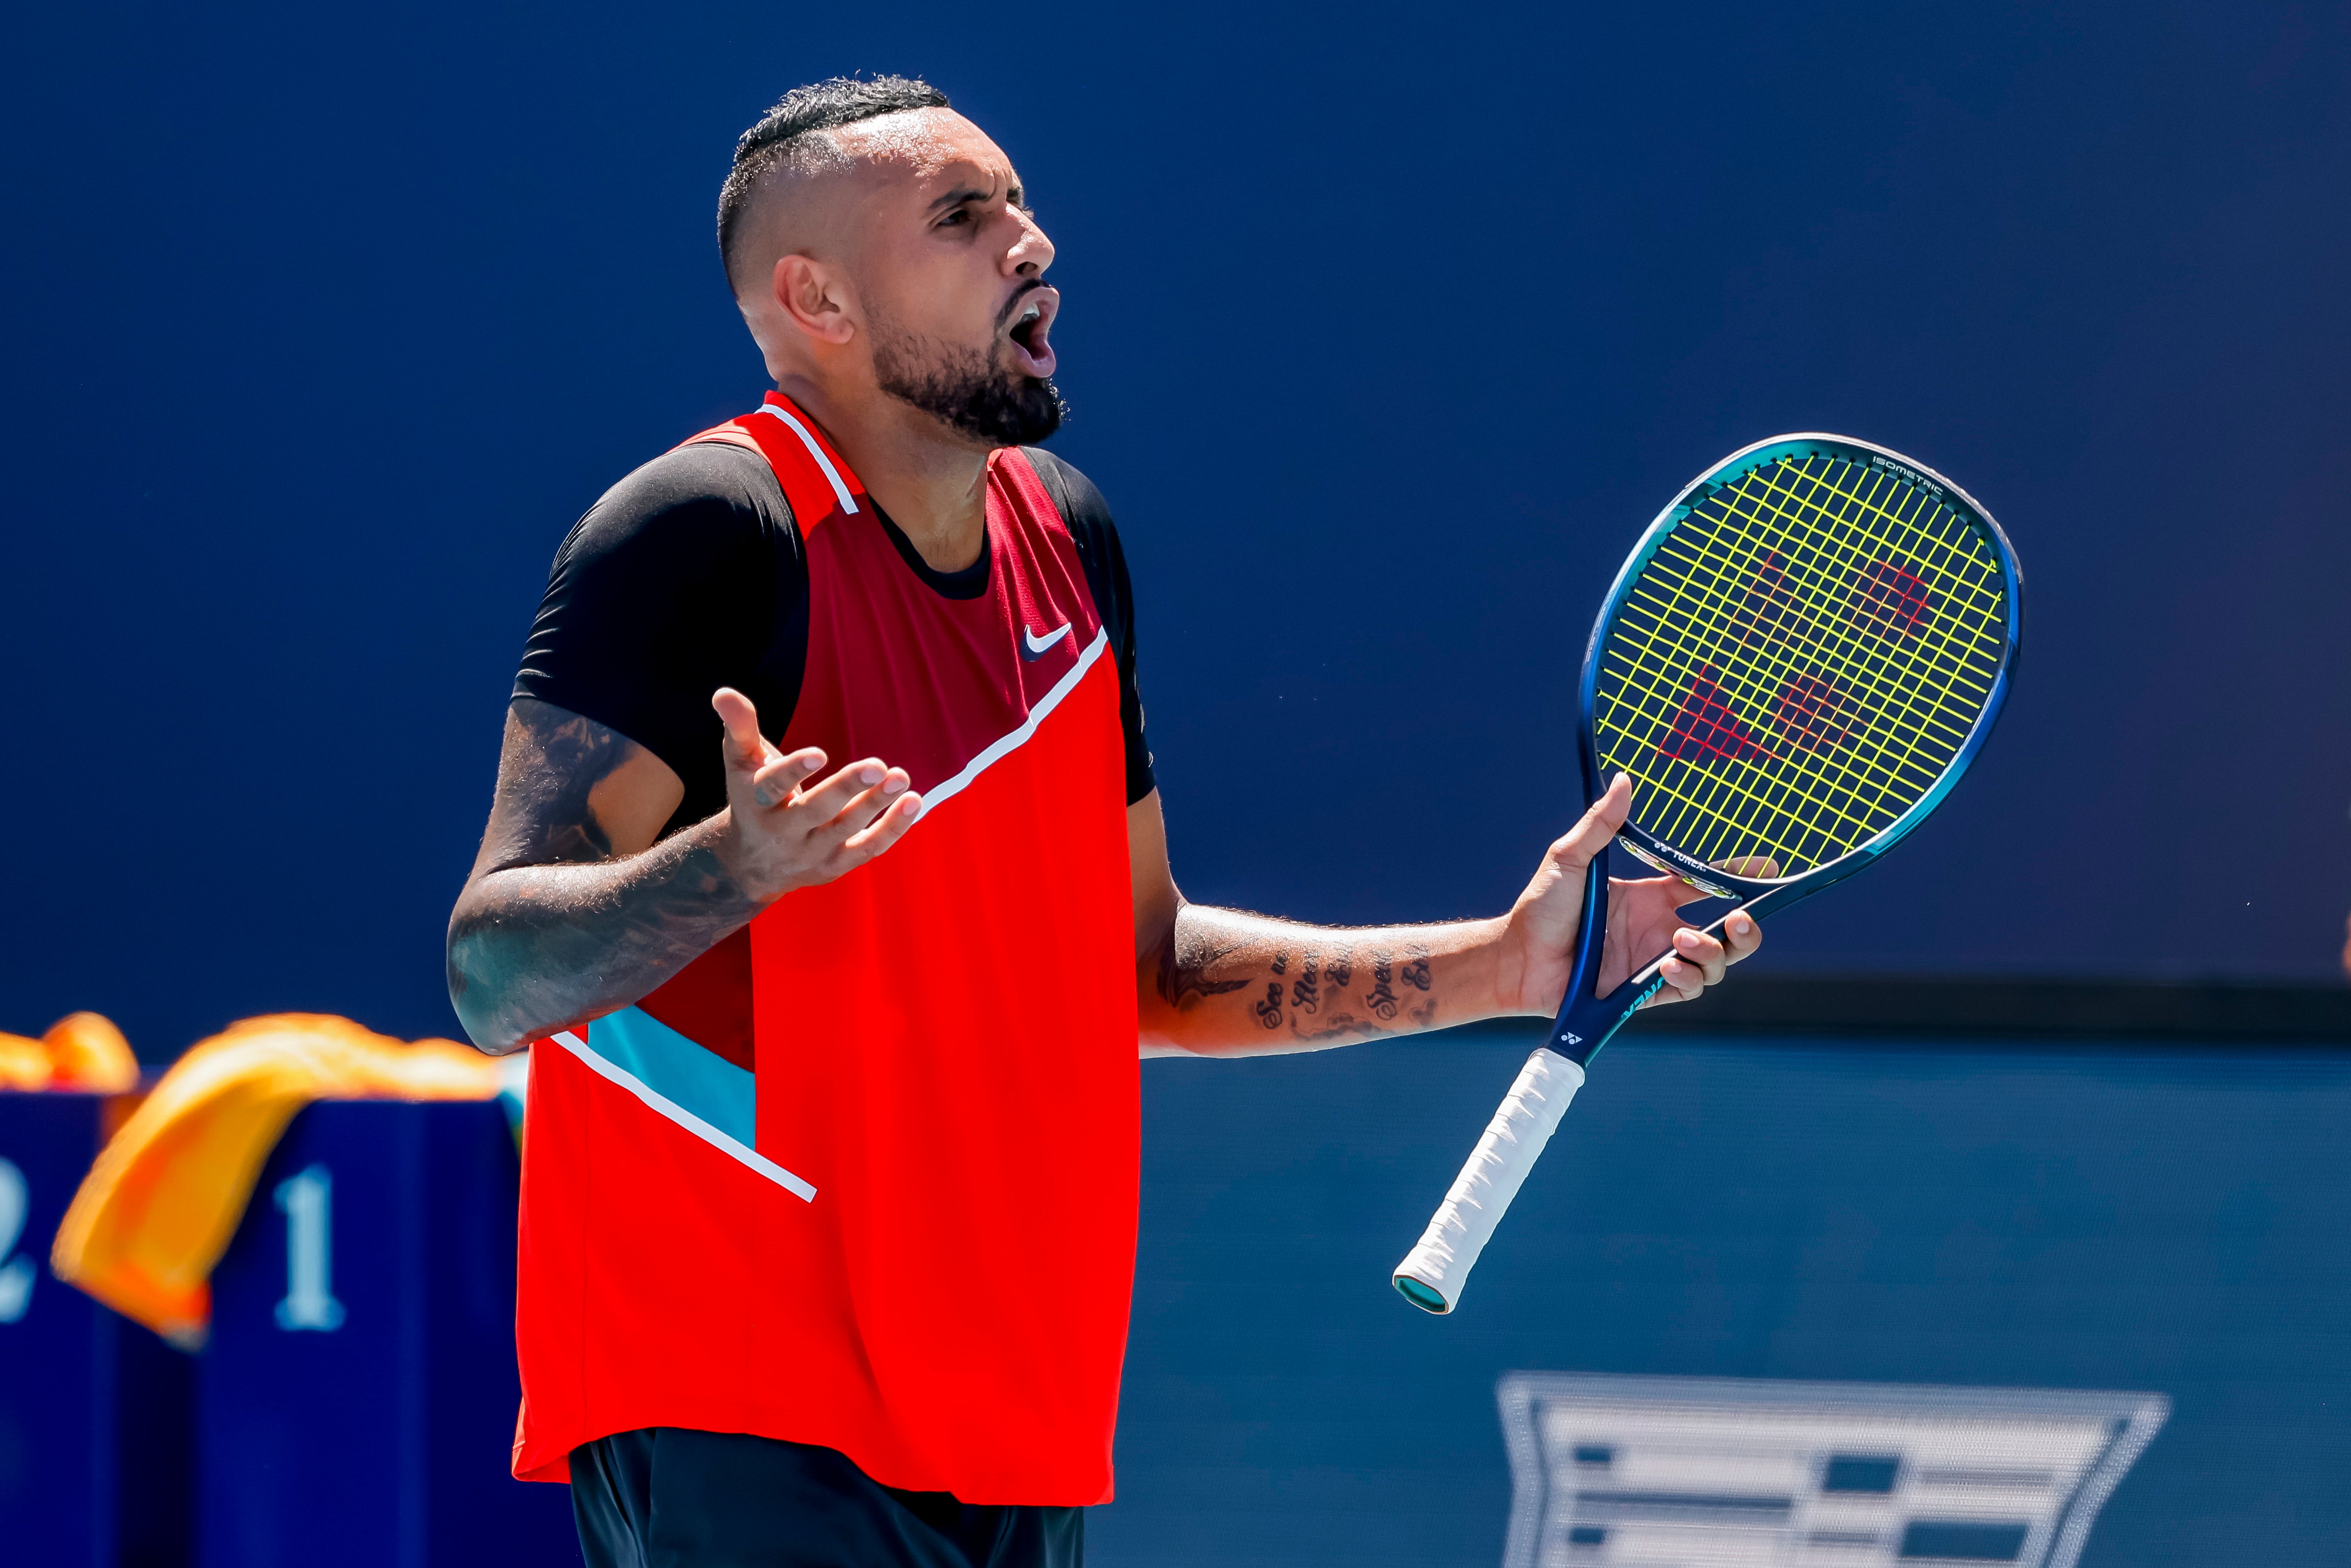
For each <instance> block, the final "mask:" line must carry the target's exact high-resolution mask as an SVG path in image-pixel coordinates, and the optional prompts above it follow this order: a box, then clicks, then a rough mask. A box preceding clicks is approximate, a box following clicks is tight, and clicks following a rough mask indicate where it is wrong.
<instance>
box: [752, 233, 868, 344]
mask: <svg viewBox="0 0 2351 1568" xmlns="http://www.w3.org/2000/svg"><path fill="white" fill-rule="evenodd" d="M770 285H771V287H773V289H774V291H775V300H776V307H777V308H778V310H779V311H780V312H781V313H782V315H783V318H784V319H785V320H786V321H789V323H791V325H792V326H793V327H795V328H797V329H799V330H800V331H801V332H804V333H806V334H807V335H808V336H809V337H811V338H814V339H815V340H817V341H819V342H821V343H832V344H835V345H839V344H842V343H846V342H848V341H849V340H850V339H851V338H852V337H854V336H856V334H857V326H856V323H855V322H853V321H852V320H851V319H850V314H849V308H848V305H849V300H848V288H847V287H846V283H845V280H844V279H842V278H841V276H840V274H839V273H838V272H836V271H835V270H834V269H833V268H831V267H827V266H825V265H824V264H823V263H822V262H819V261H816V260H813V259H811V258H810V257H808V256H800V255H798V254H794V255H791V256H778V258H777V259H776V270H775V276H774V277H772V278H771V279H770Z"/></svg>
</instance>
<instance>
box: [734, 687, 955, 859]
mask: <svg viewBox="0 0 2351 1568" xmlns="http://www.w3.org/2000/svg"><path fill="white" fill-rule="evenodd" d="M710 706H712V707H713V708H715V709H716V710H717V712H718V720H719V722H720V723H721V724H723V725H725V726H726V737H725V738H724V739H722V740H721V741H720V742H719V746H720V748H721V749H722V751H723V752H724V753H725V756H726V815H727V821H726V825H725V828H724V830H723V831H721V832H720V833H719V834H718V835H717V837H716V840H715V841H712V844H711V847H712V850H713V852H715V853H716V855H717V857H718V861H719V863H720V864H721V865H723V866H724V867H726V873H727V874H728V875H729V876H730V877H732V878H733V879H734V881H735V884H736V885H737V887H739V888H741V889H742V890H743V892H744V893H745V894H747V895H748V896H750V897H751V898H754V899H756V900H758V902H759V903H761V904H773V903H774V902H775V901H776V900H777V899H778V898H781V897H782V896H783V895H784V894H788V893H790V892H791V891H793V890H794V889H795V888H802V887H815V886H817V885H818V884H820V883H828V882H831V880H832V879H833V878H835V877H837V876H841V875H842V874H843V873H847V872H851V871H854V870H855V869H856V868H857V867H859V866H861V865H863V864H864V863H865V862H867V861H870V860H872V859H873V858H874V857H875V856H877V855H879V854H880V853H882V852H883V851H884V850H886V849H888V848H889V847H890V846H891V845H892V844H894V843H896V842H897V841H899V839H901V838H902V837H904V834H905V831H906V830H907V829H908V828H910V827H912V826H914V819H915V818H916V817H918V816H920V815H922V811H923V798H922V797H921V796H920V795H918V794H915V793H914V791H913V790H911V789H908V788H907V786H908V785H910V784H911V783H913V780H912V779H909V778H908V777H907V776H906V770H905V769H904V768H892V767H889V766H887V765H886V764H884V763H883V761H882V759H881V758H877V757H869V758H865V760H863V761H862V762H852V763H851V764H850V765H849V766H848V767H846V768H842V769H841V771H840V772H838V773H835V774H834V775H833V776H832V777H831V778H830V779H826V780H824V782H822V783H820V784H810V783H808V780H809V779H811V778H813V777H814V776H815V775H816V774H817V772H818V771H819V770H820V769H821V768H823V767H824V765H825V755H824V753H823V752H821V751H820V750H818V749H817V748H816V747H812V746H810V747H802V748H801V749H800V750H798V751H795V752H793V753H792V754H791V755H790V756H789V757H787V756H786V755H784V754H783V753H782V752H780V751H778V750H777V749H776V748H775V747H773V746H770V745H769V744H768V737H766V736H764V735H761V734H760V733H759V713H758V709H757V708H755V707H754V706H751V699H750V698H749V697H747V696H745V695H743V694H742V693H741V692H738V691H737V690H735V689H734V688H733V687H732V686H721V687H719V688H718V690H717V691H716V693H715V694H713V695H712V696H711V699H710Z"/></svg>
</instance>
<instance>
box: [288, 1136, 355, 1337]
mask: <svg viewBox="0 0 2351 1568" xmlns="http://www.w3.org/2000/svg"><path fill="white" fill-rule="evenodd" d="M277 1211H278V1212H279V1213H280V1214H283V1215H284V1216H285V1217H286V1299H285V1300H284V1301H280V1302H278V1303H277V1326H278V1327H279V1328H281V1329H286V1330H288V1331H289V1332H290V1331H292V1330H296V1329H317V1330H319V1331H320V1332H322V1333H333V1332H334V1331H335V1330H337V1329H339V1328H340V1327H342V1326H343V1303H342V1302H340V1301H337V1300H335V1178H334V1176H332V1175H331V1174H330V1173H329V1171H328V1169H327V1167H326V1166H310V1167H309V1168H308V1170H306V1171H304V1172H303V1173H302V1174H301V1175H299V1176H287V1178H286V1179H285V1180H284V1181H281V1182H279V1183H278V1184H277Z"/></svg>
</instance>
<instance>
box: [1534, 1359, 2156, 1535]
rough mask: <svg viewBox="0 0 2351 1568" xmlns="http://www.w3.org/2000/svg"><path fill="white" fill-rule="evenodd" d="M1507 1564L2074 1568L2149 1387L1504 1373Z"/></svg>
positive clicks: (2141, 1444) (2138, 1424)
mask: <svg viewBox="0 0 2351 1568" xmlns="http://www.w3.org/2000/svg"><path fill="white" fill-rule="evenodd" d="M1495 1393H1496V1396H1497V1398H1498V1399H1499V1402H1500V1404H1501V1407H1502V1430H1503V1435H1504V1437H1506V1438H1507V1439H1508V1441H1509V1444H1510V1478H1511V1497H1510V1545H1509V1548H1508V1550H1507V1551H1506V1552H1505V1553H1504V1556H1503V1562H1504V1563H1505V1564H1506V1565H1507V1568H1608V1565H1616V1564H1642V1565H1644V1568H1652V1565H1653V1568H1667V1565H1671V1568H1709V1565H1713V1564H1724V1565H1728V1564H1731V1563H1780V1564H1793V1565H1811V1564H1826V1563H1835V1564H1839V1565H1840V1568H1865V1565H1868V1564H1876V1563H1919V1564H1925V1563H1947V1564H1957V1563H2025V1564H2032V1568H2073V1565H2074V1560H2075V1559H2076V1558H2078V1557H2079V1556H2080V1555H2081V1553H2082V1547H2083V1543H2084V1542H2086V1541H2088V1539H2089V1536H2090V1526H2091V1525H2092V1524H2093V1523H2094V1522H2095V1521H2096V1519H2097V1516H2098V1510H2099V1509H2101V1508H2102V1507H2104V1506H2105V1500H2106V1499H2107V1497H2108V1496H2109V1495H2110V1494H2111V1493H2112V1492H2113V1491H2114V1490H2115V1486H2116V1483H2117V1482H2118V1481H2120V1480H2121V1479H2122V1478H2123V1474H2124V1472H2125V1471H2126V1470H2128V1469H2130V1467H2131V1464H2132V1462H2133V1461H2134V1460H2136V1459H2137V1458H2138V1456H2139V1452H2140V1450H2142V1449H2143V1448H2146V1447H2147V1443H2148V1441H2149V1440H2150V1439H2151V1438H2153V1437H2154V1436H2155V1434H2156V1431H2157V1429H2158V1427H2161V1426H2162V1425H2163V1422H2164V1418H2165V1416H2167V1415H2168V1414H2169V1412H2170V1408H2171V1406H2170V1401H2169V1400H2168V1399H2166V1398H2165V1397H2164V1396H2162V1395H2160V1394H2092V1393H2074V1392H2072V1391H2068V1390H2064V1389H2033V1388H1938V1387H1923V1386H1905V1385H1894V1384H1872V1383H1782V1382H1773V1381H1765V1380H1761V1379H1758V1380H1753V1381H1750V1380H1746V1379H1730V1378H1701V1377H1614V1376H1605V1375H1597V1374H1592V1375H1583V1374H1566V1373H1534V1372H1513V1373H1510V1374H1509V1375H1505V1376H1504V1377H1503V1378H1502V1380H1501V1383H1500V1384H1499V1385H1498V1386H1497V1388H1496V1390H1495Z"/></svg>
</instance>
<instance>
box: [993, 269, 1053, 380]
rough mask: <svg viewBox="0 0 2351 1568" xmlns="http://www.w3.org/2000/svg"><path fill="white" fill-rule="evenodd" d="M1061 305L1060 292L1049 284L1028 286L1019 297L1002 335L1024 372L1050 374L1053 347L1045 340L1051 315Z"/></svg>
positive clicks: (1051, 370) (1051, 326)
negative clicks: (1009, 321)
mask: <svg viewBox="0 0 2351 1568" xmlns="http://www.w3.org/2000/svg"><path fill="white" fill-rule="evenodd" d="M1060 309H1061V295H1060V294H1059V293H1058V292H1057V291H1055V290H1054V289H1052V288H1050V287H1040V288H1035V289H1031V290H1030V291H1029V293H1028V295H1026V296H1025V297H1024V298H1022V300H1021V302H1020V313H1019V315H1018V316H1017V317H1015V318H1014V319H1013V321H1012V325H1011V328H1010V329H1009V330H1008V332H1007V333H1006V334H1005V336H1006V339H1007V340H1008V341H1009V342H1010V343H1011V345H1012V355H1013V359H1014V361H1015V362H1016V363H1017V364H1019V368H1020V370H1021V371H1023V372H1024V373H1026V374H1029V375H1032V376H1038V377H1044V376H1050V375H1051V374H1052V373H1053V365H1054V363H1055V361H1054V357H1053V349H1052V345H1051V344H1050V343H1049V342H1048V341H1047V340H1046V339H1047V335H1048V334H1049V333H1050V332H1051V331H1052V329H1053V318H1054V316H1055V315H1056V314H1058V313H1059V312H1060Z"/></svg>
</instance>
